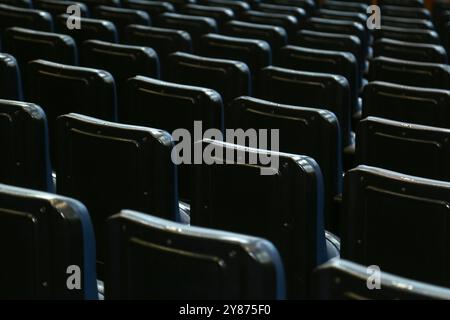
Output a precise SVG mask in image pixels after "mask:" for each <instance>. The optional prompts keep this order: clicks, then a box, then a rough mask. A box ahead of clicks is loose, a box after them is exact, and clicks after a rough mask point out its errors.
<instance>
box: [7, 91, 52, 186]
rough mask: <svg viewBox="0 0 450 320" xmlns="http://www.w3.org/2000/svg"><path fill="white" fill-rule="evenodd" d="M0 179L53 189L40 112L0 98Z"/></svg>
mask: <svg viewBox="0 0 450 320" xmlns="http://www.w3.org/2000/svg"><path fill="white" fill-rule="evenodd" d="M0 132H1V134H0V148H1V150H2V157H0V182H1V183H6V184H10V185H15V186H20V187H25V188H32V189H36V190H42V191H49V192H51V191H53V186H52V180H51V168H50V158H49V148H48V135H47V120H46V118H45V114H44V111H42V109H41V108H40V107H39V106H37V105H35V104H31V103H25V102H17V101H11V100H0Z"/></svg>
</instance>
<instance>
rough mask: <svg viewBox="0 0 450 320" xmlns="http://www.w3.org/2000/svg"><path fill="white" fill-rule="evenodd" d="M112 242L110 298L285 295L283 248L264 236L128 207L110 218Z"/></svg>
mask: <svg viewBox="0 0 450 320" xmlns="http://www.w3.org/2000/svg"><path fill="white" fill-rule="evenodd" d="M108 240H109V243H108V245H109V246H108V249H109V250H108V254H109V255H108V280H107V283H106V286H105V291H106V298H107V299H151V300H153V299H157V300H161V299H284V297H285V280H284V270H283V265H282V262H281V259H280V256H279V254H278V251H277V249H276V248H275V246H274V245H273V244H272V243H270V242H269V241H267V240H264V239H261V238H256V237H250V236H245V235H240V234H236V233H229V232H224V231H217V230H212V229H206V228H198V227H189V226H185V225H181V224H178V223H174V222H170V221H167V220H163V219H159V218H156V217H153V216H149V215H146V214H142V213H139V212H134V211H128V210H127V211H122V212H121V213H119V214H117V215H114V216H113V217H111V218H109V219H108ZM181 270H182V271H181ZM180 271H181V272H180Z"/></svg>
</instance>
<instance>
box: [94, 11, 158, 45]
mask: <svg viewBox="0 0 450 320" xmlns="http://www.w3.org/2000/svg"><path fill="white" fill-rule="evenodd" d="M92 16H93V17H94V18H97V19H102V20H107V21H111V22H112V23H114V25H115V26H116V28H117V32H118V34H119V40H120V41H122V38H123V32H124V30H125V27H126V26H128V25H130V24H141V25H144V26H149V25H151V22H152V21H151V19H150V16H149V15H148V14H147V13H146V12H144V11H141V10H134V9H124V8H115V7H108V6H98V7H95V8H94V10H93V12H92Z"/></svg>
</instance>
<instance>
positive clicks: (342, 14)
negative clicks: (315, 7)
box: [316, 9, 367, 26]
mask: <svg viewBox="0 0 450 320" xmlns="http://www.w3.org/2000/svg"><path fill="white" fill-rule="evenodd" d="M316 16H317V17H319V18H323V19H331V20H344V21H353V22H358V23H361V24H362V25H363V26H366V25H367V23H366V22H367V15H366V14H363V13H359V12H352V11H348V10H347V11H340V10H329V9H320V10H319V11H317V13H316Z"/></svg>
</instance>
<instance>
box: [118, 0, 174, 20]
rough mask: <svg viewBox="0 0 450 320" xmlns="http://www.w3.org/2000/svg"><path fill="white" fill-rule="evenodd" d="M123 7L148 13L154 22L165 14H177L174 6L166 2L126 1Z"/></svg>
mask: <svg viewBox="0 0 450 320" xmlns="http://www.w3.org/2000/svg"><path fill="white" fill-rule="evenodd" d="M123 6H124V7H125V8H128V9H134V10H141V11H144V12H146V13H147V14H148V15H149V16H150V19H151V20H152V21H153V20H154V19H156V17H157V16H158V15H160V14H162V13H164V12H175V8H174V6H173V5H172V4H171V3H169V2H166V1H146V0H125V1H123Z"/></svg>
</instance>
